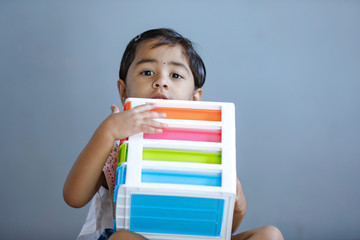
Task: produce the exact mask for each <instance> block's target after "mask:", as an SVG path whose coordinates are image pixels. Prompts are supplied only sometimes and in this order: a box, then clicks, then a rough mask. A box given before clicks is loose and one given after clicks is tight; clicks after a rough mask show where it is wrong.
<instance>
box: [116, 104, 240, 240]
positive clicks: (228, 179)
mask: <svg viewBox="0 0 360 240" xmlns="http://www.w3.org/2000/svg"><path fill="white" fill-rule="evenodd" d="M148 102H152V103H156V105H157V108H155V109H154V110H153V111H158V112H165V113H166V114H167V117H166V118H164V119H157V121H161V122H165V123H167V124H168V128H166V129H164V131H163V133H161V134H143V133H139V134H136V135H133V136H130V137H129V138H128V140H127V141H125V142H124V143H123V144H122V145H120V149H119V165H118V168H117V174H116V186H115V193H114V201H115V209H116V210H115V214H116V219H115V220H114V225H115V228H116V229H117V230H119V229H128V230H130V231H134V232H138V233H140V234H141V235H144V236H145V237H147V238H149V239H174V240H177V239H197V240H199V239H230V237H231V227H232V216H233V210H234V204H235V195H236V159H235V157H236V153H235V110H234V105H233V104H232V103H222V102H204V101H203V102H197V101H179V100H160V99H142V98H129V99H127V102H126V103H125V107H124V109H125V110H128V109H130V108H133V107H136V106H138V105H142V104H144V103H148Z"/></svg>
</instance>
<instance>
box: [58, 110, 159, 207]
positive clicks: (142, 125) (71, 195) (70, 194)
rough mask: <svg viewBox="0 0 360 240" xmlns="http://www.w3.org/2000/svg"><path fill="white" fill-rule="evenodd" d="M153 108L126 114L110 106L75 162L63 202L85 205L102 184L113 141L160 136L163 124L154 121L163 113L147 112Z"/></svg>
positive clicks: (66, 183)
mask: <svg viewBox="0 0 360 240" xmlns="http://www.w3.org/2000/svg"><path fill="white" fill-rule="evenodd" d="M155 107H156V106H155V105H154V104H144V105H141V106H138V107H135V108H133V109H131V110H129V111H126V112H120V111H119V109H118V107H116V106H114V105H113V106H112V114H111V115H110V116H109V117H108V118H106V119H105V120H104V121H103V122H102V123H101V124H100V126H99V127H98V129H96V131H95V133H94V134H93V136H92V137H91V139H90V141H89V143H88V144H87V145H86V146H85V148H84V149H83V151H82V152H81V153H80V155H79V156H78V158H77V159H76V161H75V163H74V165H73V167H72V169H71V171H70V173H69V175H68V177H67V179H66V181H65V184H64V188H63V197H64V200H65V202H66V203H67V204H68V205H70V206H72V207H76V208H79V207H83V206H84V205H86V204H87V203H88V202H89V201H90V200H91V199H92V197H93V196H94V195H95V193H96V192H97V191H98V190H99V188H100V186H101V184H102V183H103V182H104V181H103V180H104V175H103V174H102V169H103V167H104V164H105V161H106V159H107V157H108V156H109V154H110V151H111V149H112V146H113V144H114V141H115V140H117V139H124V138H127V137H129V136H131V135H134V134H136V133H139V132H145V133H161V132H162V129H161V128H165V127H166V124H163V123H160V122H158V121H154V119H155V118H163V117H165V116H166V115H165V114H163V113H158V112H152V111H149V110H151V109H153V108H155Z"/></svg>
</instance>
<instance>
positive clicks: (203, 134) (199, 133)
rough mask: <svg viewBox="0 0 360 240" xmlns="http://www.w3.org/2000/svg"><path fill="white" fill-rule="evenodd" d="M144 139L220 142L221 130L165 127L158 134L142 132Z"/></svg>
mask: <svg viewBox="0 0 360 240" xmlns="http://www.w3.org/2000/svg"><path fill="white" fill-rule="evenodd" d="M144 139H166V140H183V141H201V142H221V130H194V129H175V128H165V129H163V132H162V133H159V134H148V133H144Z"/></svg>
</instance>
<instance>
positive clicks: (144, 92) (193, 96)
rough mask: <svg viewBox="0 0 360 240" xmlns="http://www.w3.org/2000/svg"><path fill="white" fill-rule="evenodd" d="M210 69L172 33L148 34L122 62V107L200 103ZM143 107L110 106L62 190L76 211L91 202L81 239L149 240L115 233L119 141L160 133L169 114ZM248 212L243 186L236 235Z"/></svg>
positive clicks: (264, 232)
mask: <svg viewBox="0 0 360 240" xmlns="http://www.w3.org/2000/svg"><path fill="white" fill-rule="evenodd" d="M205 76H206V70H205V65H204V63H203V61H202V60H201V58H200V56H199V55H198V54H197V53H196V51H195V50H194V48H193V46H192V43H191V42H190V41H189V40H188V39H186V38H184V37H182V36H181V35H180V34H178V33H177V32H175V31H173V30H171V29H153V30H149V31H146V32H144V33H142V34H140V35H138V36H136V37H135V38H134V39H132V40H131V41H130V43H129V44H128V46H127V48H126V50H125V52H124V55H123V58H122V60H121V65H120V72H119V77H120V78H119V80H118V82H117V87H118V90H119V94H120V98H121V101H122V103H124V101H125V99H126V98H128V97H138V98H161V99H176V100H192V101H198V100H200V99H201V95H202V89H201V87H202V86H203V84H204V81H205ZM155 107H156V106H155V105H153V104H144V105H141V106H138V107H135V108H133V109H131V110H129V111H126V112H120V111H119V108H118V107H117V106H115V105H112V106H111V110H112V114H111V115H110V116H109V117H107V118H106V119H105V120H104V121H103V122H102V123H101V124H100V126H99V127H98V128H97V130H96V131H95V133H94V134H93V136H92V138H91V139H90V141H89V143H88V144H87V145H86V146H85V148H84V149H83V151H82V152H81V153H80V155H79V156H78V158H77V159H76V161H75V163H74V165H73V167H72V169H71V171H70V173H69V175H68V177H67V179H66V181H65V184H64V189H63V196H64V200H65V202H66V203H67V204H68V205H70V206H72V207H75V208H79V207H83V206H85V205H86V204H87V203H88V202H89V201H90V200H92V202H91V206H90V209H89V213H88V217H87V219H86V222H85V224H84V226H83V228H82V230H81V233H80V235H79V237H78V239H79V240H82V239H111V240H115V239H126V240H130V239H146V238H144V237H142V236H140V235H138V234H136V233H133V232H130V231H126V230H121V231H117V232H113V230H112V229H111V228H112V224H113V223H112V220H113V212H114V209H113V202H112V199H113V194H114V185H115V172H116V166H117V155H118V148H119V141H118V140H119V139H124V138H127V137H129V136H131V135H134V134H136V133H140V132H144V133H150V134H151V133H161V132H162V129H163V128H166V127H167V126H166V124H163V123H160V122H158V121H155V120H154V119H156V118H164V117H165V114H163V113H158V112H153V111H149V110H151V109H153V108H155ZM245 212H246V199H245V196H244V193H243V191H242V188H241V184H240V182H239V181H238V184H237V196H236V202H235V210H234V216H233V226H232V232H235V231H236V229H237V228H238V226H239V225H240V223H241V221H242V219H243V217H244V215H245ZM232 239H283V238H282V235H281V233H280V231H279V230H278V229H277V228H275V227H272V226H266V227H262V228H258V229H254V230H250V231H247V232H244V233H241V234H238V235H235V236H233V237H232Z"/></svg>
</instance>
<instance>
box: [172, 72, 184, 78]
mask: <svg viewBox="0 0 360 240" xmlns="http://www.w3.org/2000/svg"><path fill="white" fill-rule="evenodd" d="M170 77H173V78H176V79H180V78H182V76H181V75H180V74H177V73H172V74H170Z"/></svg>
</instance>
